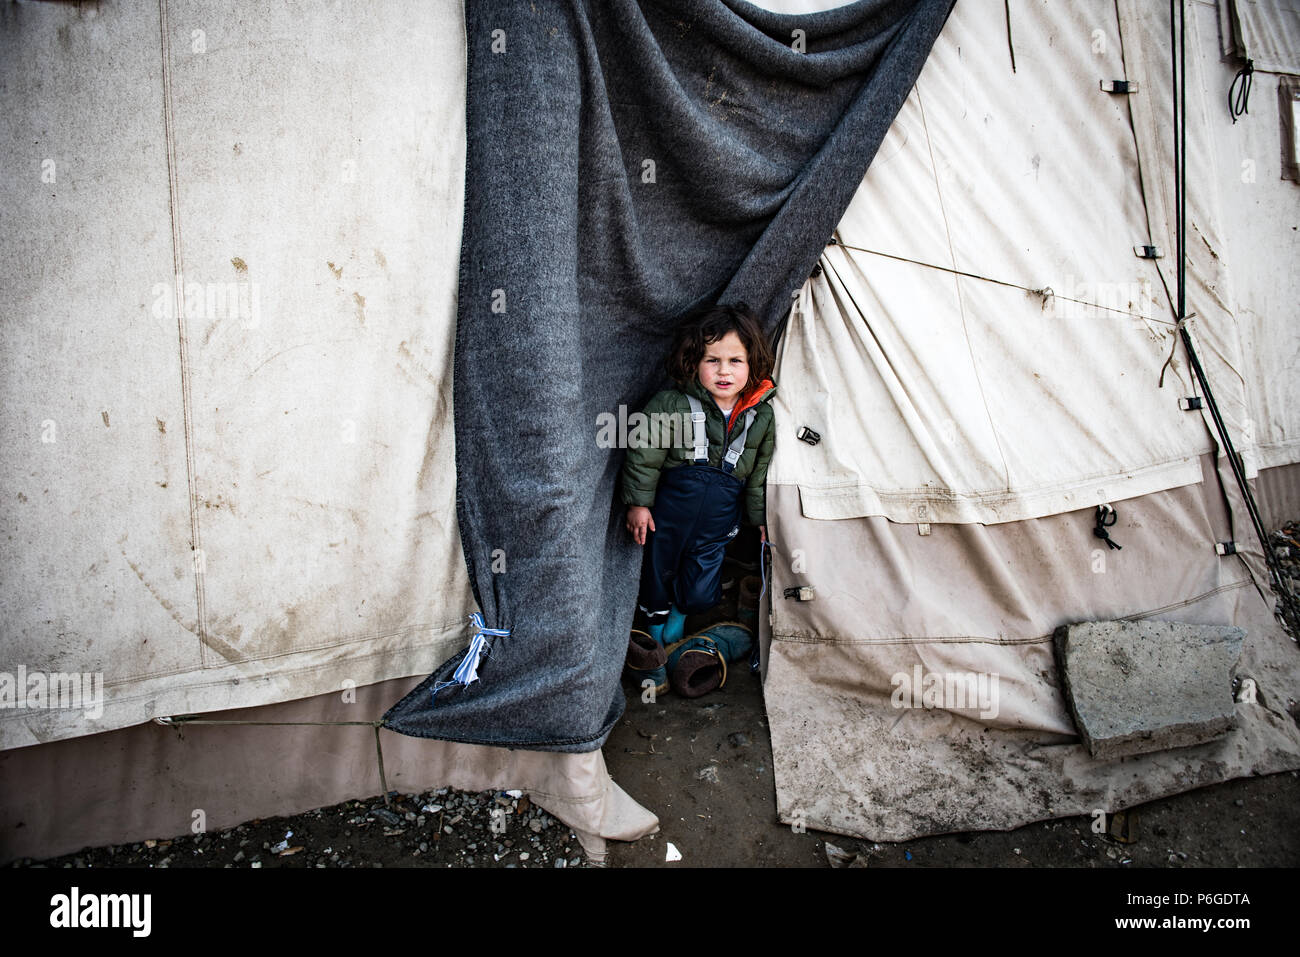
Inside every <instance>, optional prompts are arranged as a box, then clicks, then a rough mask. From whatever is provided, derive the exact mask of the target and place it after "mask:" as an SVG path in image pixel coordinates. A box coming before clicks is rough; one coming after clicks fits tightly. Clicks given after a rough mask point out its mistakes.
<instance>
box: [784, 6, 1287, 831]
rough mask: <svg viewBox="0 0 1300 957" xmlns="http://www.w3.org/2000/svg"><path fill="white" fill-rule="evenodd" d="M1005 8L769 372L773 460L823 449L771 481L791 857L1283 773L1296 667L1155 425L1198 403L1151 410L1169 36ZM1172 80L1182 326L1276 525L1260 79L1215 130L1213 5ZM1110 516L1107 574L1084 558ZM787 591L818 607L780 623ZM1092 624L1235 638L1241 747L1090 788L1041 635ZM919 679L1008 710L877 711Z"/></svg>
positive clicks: (978, 31) (922, 127)
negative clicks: (1180, 177)
mask: <svg viewBox="0 0 1300 957" xmlns="http://www.w3.org/2000/svg"><path fill="white" fill-rule="evenodd" d="M1010 9H1011V23H1010V31H1011V37H1012V48H1011V49H1009V47H1008V40H1007V24H1006V23H1005V22H1003V21H1002V20H1001V19H1000V18H998V17H990V16H989V15H988V12H989V11H988V10H987V9H984V8H981V7H979V6H978V5H974V4H965V5H959V7H958V9H957V10H956V11H955V12H954V14H953V18H952V20H950V22H949V24H948V32H947V33H946V34H945V39H946V40H947V41H948V42H946V43H943V44H941V45H938V46H936V48H935V50H934V52H933V53H932V56H931V59H930V60H929V61H928V62H927V65H926V69H925V71H924V72H923V73H922V75H921V77H920V79H919V81H918V83H917V85H916V88H915V90H914V92H913V95H912V98H911V99H910V100H909V102H908V104H907V105H906V106H905V107H904V109H903V111H902V113H900V115H899V117H898V119H897V121H896V123H895V125H894V128H893V130H892V131H891V138H892V141H893V142H892V147H893V148H892V150H891V149H889V148H888V147H889V144H887V145H886V148H885V149H882V152H881V154H880V156H878V158H877V160H876V162H875V163H874V164H873V166H872V168H871V170H870V172H869V173H868V175H867V177H866V179H865V181H864V183H863V185H862V188H861V190H860V192H859V194H858V196H857V197H856V198H855V200H854V202H853V204H852V205H851V207H850V209H849V211H848V213H847V214H846V215H845V217H844V219H843V221H842V222H841V225H840V228H839V230H838V231H837V233H836V239H837V240H838V242H837V243H836V244H835V245H831V246H829V247H828V248H827V250H826V252H825V255H824V257H823V259H822V262H821V266H822V270H821V273H820V275H817V276H815V277H814V278H812V279H811V280H810V281H809V284H808V286H807V287H806V289H805V290H804V301H803V302H802V303H801V304H799V305H798V306H797V307H796V308H795V310H794V312H793V314H792V317H791V319H790V323H789V327H788V329H787V332H786V335H785V338H784V340H783V343H782V351H781V357H780V372H781V375H782V378H781V382H782V386H783V388H782V390H781V395H780V396H779V398H778V400H777V402H778V411H777V415H778V421H783V422H784V424H785V430H784V432H783V434H787V433H789V432H790V431H791V430H792V429H795V428H798V427H799V426H804V425H806V426H808V427H810V428H812V429H814V430H817V431H818V432H820V433H821V434H822V435H823V439H822V441H821V442H820V443H819V444H817V445H816V446H810V445H807V444H803V443H799V442H786V443H783V444H780V445H779V447H778V449H777V453H776V459H775V461H774V464H773V469H772V471H771V472H770V473H769V495H770V499H769V502H770V505H769V507H770V508H771V509H773V510H774V513H775V514H771V515H770V521H771V525H772V537H773V539H774V541H775V542H777V543H778V548H777V550H776V557H775V559H774V583H773V588H772V591H771V595H772V596H774V597H773V601H772V602H771V606H770V607H771V632H770V636H769V640H768V643H767V648H766V656H765V657H766V682H765V696H766V700H767V703H768V709H769V716H770V720H771V728H772V741H773V750H774V755H775V759H774V760H775V762H776V775H777V790H778V806H779V811H780V814H781V817H782V819H783V820H788V821H796V820H798V821H801V822H803V823H804V824H805V825H806V826H808V827H815V828H823V829H827V830H832V831H837V832H844V833H850V834H856V835H859V836H863V837H868V838H872V839H875V840H900V839H905V838H910V837H914V836H918V835H922V834H929V833H936V832H941V831H950V830H960V829H967V828H972V827H975V828H1009V827H1014V826H1017V825H1020V824H1023V823H1026V822H1028V821H1031V820H1035V819H1041V818H1045V817H1052V816H1063V815H1073V814H1089V813H1092V812H1093V811H1095V810H1096V809H1099V808H1100V809H1104V810H1107V811H1114V810H1118V809H1120V808H1123V807H1126V806H1131V805H1133V804H1137V803H1141V802H1143V801H1146V800H1150V799H1153V798H1156V797H1160V796H1163V795H1167V794H1171V793H1176V792H1178V791H1182V790H1186V789H1188V788H1191V787H1196V786H1200V785H1204V784H1209V783H1213V782H1216V781H1222V780H1226V779H1228V778H1231V777H1236V776H1241V775H1246V774H1251V773H1256V774H1259V773H1268V772H1270V771H1280V770H1284V769H1290V768H1295V767H1296V766H1297V764H1298V763H1300V734H1298V733H1297V726H1296V720H1295V717H1294V715H1295V699H1296V692H1295V688H1296V685H1297V680H1296V679H1297V677H1298V676H1300V656H1298V655H1297V653H1296V648H1295V645H1294V643H1293V642H1292V641H1291V640H1289V639H1288V638H1287V637H1286V636H1285V635H1284V634H1283V632H1282V630H1281V629H1280V628H1279V627H1278V625H1277V623H1276V622H1275V621H1274V620H1273V618H1272V615H1271V609H1272V605H1273V598H1272V596H1271V595H1270V594H1269V593H1268V576H1267V573H1266V572H1265V569H1264V566H1263V556H1262V552H1261V550H1260V546H1259V542H1258V540H1257V538H1256V536H1255V534H1254V532H1253V530H1252V529H1251V527H1250V523H1249V519H1248V517H1247V515H1246V513H1245V511H1244V509H1243V507H1242V499H1241V496H1240V494H1239V493H1238V490H1237V488H1236V486H1235V485H1234V484H1233V480H1232V476H1231V473H1230V470H1229V467H1228V465H1227V460H1226V455H1225V453H1224V451H1223V450H1222V449H1221V448H1220V447H1219V444H1218V441H1217V439H1216V438H1215V437H1214V433H1213V431H1212V428H1211V424H1210V422H1209V420H1208V415H1203V414H1201V413H1196V412H1187V411H1183V410H1182V409H1181V408H1180V407H1179V402H1178V400H1179V398H1180V397H1184V396H1194V395H1200V394H1201V393H1200V389H1199V386H1198V385H1197V384H1196V383H1195V382H1194V380H1193V379H1192V377H1191V374H1190V371H1189V370H1188V368H1187V366H1186V361H1185V356H1184V353H1183V350H1182V348H1181V346H1180V347H1179V348H1178V349H1175V350H1173V358H1172V360H1169V368H1168V371H1167V372H1166V373H1165V376H1164V387H1163V388H1161V387H1160V379H1161V371H1162V368H1163V367H1164V366H1165V363H1166V360H1167V359H1168V357H1169V356H1170V353H1171V346H1172V342H1171V338H1172V335H1173V331H1174V327H1175V326H1174V322H1173V316H1172V315H1171V311H1170V305H1169V303H1170V299H1169V297H1168V295H1167V294H1166V289H1170V290H1172V289H1173V288H1174V287H1175V284H1176V280H1175V277H1176V272H1175V271H1174V270H1173V268H1172V266H1171V265H1170V260H1169V258H1168V257H1167V258H1166V259H1165V260H1163V261H1161V260H1154V261H1153V260H1150V259H1142V258H1138V257H1137V256H1135V254H1134V249H1133V247H1134V246H1135V245H1155V246H1158V247H1160V248H1161V249H1162V250H1165V251H1166V252H1167V251H1169V250H1172V249H1174V248H1175V240H1174V209H1175V205H1174V196H1173V191H1172V177H1173V174H1172V170H1173V169H1174V163H1173V156H1172V152H1171V151H1172V132H1171V131H1172V122H1171V115H1170V114H1171V101H1170V84H1171V80H1170V58H1169V51H1170V40H1169V35H1170V34H1169V11H1168V7H1167V6H1166V5H1161V4H1139V3H1129V2H1126V0H1120V2H1118V3H1116V4H1114V5H1113V6H1112V5H1110V4H1074V5H1069V4H1034V5H1029V4H1025V5H1017V4H1012V5H1011V7H1010ZM1012 49H1013V50H1014V54H1012ZM1187 50H1188V54H1187V56H1188V66H1187V71H1188V72H1187V88H1188V91H1189V93H1188V106H1187V125H1188V129H1187V157H1188V174H1187V175H1188V180H1187V182H1188V187H1187V188H1188V197H1187V204H1188V205H1187V210H1188V233H1187V235H1188V237H1189V247H1188V259H1187V270H1188V272H1187V276H1188V280H1187V281H1188V301H1189V306H1188V309H1189V312H1194V313H1195V314H1196V318H1194V319H1193V320H1191V322H1190V324H1189V325H1190V328H1191V329H1192V330H1193V337H1194V338H1195V340H1196V342H1197V343H1198V346H1197V347H1198V350H1199V353H1200V356H1201V359H1202V362H1203V363H1204V365H1205V367H1206V370H1207V374H1208V377H1209V380H1210V382H1211V387H1212V389H1213V391H1214V394H1215V397H1216V398H1217V400H1218V403H1219V405H1220V407H1221V409H1222V410H1223V414H1224V417H1225V418H1226V419H1227V422H1228V425H1229V428H1230V432H1231V434H1232V435H1233V436H1235V437H1236V443H1237V446H1238V450H1239V451H1240V452H1241V453H1242V455H1243V458H1244V459H1245V462H1246V468H1247V471H1248V472H1249V474H1251V475H1254V474H1255V472H1256V469H1257V468H1258V467H1260V466H1261V465H1263V464H1265V463H1266V464H1267V466H1269V467H1271V470H1272V471H1274V472H1276V473H1279V474H1278V476H1277V481H1276V482H1275V484H1274V488H1275V489H1278V490H1285V491H1284V492H1283V493H1282V495H1281V496H1280V497H1279V496H1278V495H1277V492H1276V491H1273V492H1271V493H1270V497H1271V498H1273V499H1274V501H1275V502H1277V504H1278V505H1281V506H1282V507H1283V508H1286V507H1292V505H1293V503H1294V501H1295V499H1294V483H1295V481H1296V472H1295V468H1294V464H1295V462H1296V458H1297V457H1296V452H1295V447H1294V436H1295V435H1297V434H1300V433H1297V425H1298V424H1300V422H1298V421H1297V405H1296V403H1295V401H1294V399H1295V395H1294V389H1295V377H1294V374H1293V370H1294V359H1295V355H1296V351H1297V345H1298V344H1300V337H1298V334H1297V324H1296V318H1297V309H1298V308H1300V307H1297V302H1298V301H1300V297H1298V296H1297V293H1298V292H1300V286H1298V285H1297V278H1296V271H1295V269H1294V263H1295V262H1296V261H1297V252H1300V243H1298V242H1297V239H1296V229H1297V225H1300V191H1297V190H1296V186H1295V184H1294V183H1291V182H1287V181H1284V180H1283V179H1282V178H1281V176H1280V171H1279V163H1278V157H1277V154H1278V149H1277V137H1278V134H1279V116H1278V113H1277V107H1276V104H1277V98H1276V89H1277V84H1278V77H1277V76H1276V75H1273V74H1268V73H1257V74H1256V79H1255V89H1254V92H1253V94H1252V97H1251V113H1250V114H1249V116H1247V117H1244V118H1243V119H1242V120H1241V121H1239V122H1238V123H1237V124H1235V125H1233V123H1232V120H1231V117H1230V115H1229V113H1228V109H1227V91H1228V89H1229V86H1230V85H1231V82H1232V79H1233V75H1234V72H1235V69H1236V64H1234V63H1233V62H1230V61H1224V60H1222V59H1221V57H1220V54H1219V48H1218V39H1217V24H1216V17H1215V9H1214V7H1213V6H1212V5H1209V4H1202V3H1192V4H1189V5H1188V13H1187ZM1012 55H1014V60H1015V68H1014V70H1013V69H1012V66H1011V60H1010V58H1011V56H1012ZM1114 79H1121V80H1129V81H1135V82H1136V84H1137V87H1138V91H1139V92H1137V93H1135V94H1130V95H1127V96H1116V95H1114V94H1108V93H1105V92H1103V91H1102V89H1101V83H1102V81H1106V80H1114ZM1274 257H1277V258H1274ZM1266 343H1267V345H1265V344H1266ZM1259 484H1260V483H1258V482H1257V483H1256V485H1257V486H1258V485H1259ZM1103 503H1111V504H1113V505H1114V506H1115V508H1116V509H1117V511H1118V514H1119V521H1118V524H1117V525H1116V526H1115V527H1114V528H1112V529H1110V533H1111V535H1112V536H1113V538H1114V540H1115V541H1117V542H1118V543H1119V544H1121V545H1122V546H1123V547H1122V550H1111V549H1108V548H1106V547H1104V544H1103V542H1102V541H1100V540H1099V539H1098V538H1096V537H1094V536H1093V534H1092V532H1093V528H1094V520H1095V511H1094V510H1095V507H1096V506H1097V505H1099V504H1103ZM1265 511H1266V512H1269V511H1270V510H1269V509H1265ZM1283 516H1284V513H1283V512H1280V511H1278V510H1276V509H1274V510H1272V514H1271V517H1272V520H1273V521H1275V522H1276V521H1278V520H1279V519H1280V518H1282V517H1283ZM1285 517H1295V515H1294V513H1291V514H1290V515H1287V516H1285ZM1228 540H1235V541H1236V542H1237V543H1238V546H1239V547H1240V548H1241V549H1242V551H1241V552H1240V553H1239V554H1237V555H1229V556H1220V555H1219V554H1217V552H1216V548H1215V545H1216V543H1217V542H1223V541H1228ZM796 585H798V586H806V585H812V586H813V587H814V590H815V595H816V597H815V599H814V600H813V601H811V602H806V603H799V602H795V601H787V600H784V599H782V598H781V597H780V596H782V595H783V594H784V592H785V590H786V589H787V588H790V587H792V586H796ZM1261 592H1262V594H1261ZM1117 618H1127V619H1144V618H1150V619H1156V620H1173V621H1187V622H1193V623H1206V624H1237V625H1240V626H1242V627H1244V628H1246V629H1247V631H1248V639H1247V643H1246V647H1245V650H1244V651H1243V654H1242V657H1241V660H1240V663H1239V665H1238V669H1237V674H1236V676H1235V677H1237V678H1250V679H1251V680H1252V681H1253V682H1254V685H1255V686H1256V687H1257V688H1258V689H1259V691H1260V694H1259V695H1258V696H1257V697H1256V698H1255V699H1254V700H1253V701H1242V702H1241V703H1239V704H1238V705H1237V709H1236V710H1237V716H1238V721H1239V722H1240V727H1239V729H1238V730H1237V731H1236V732H1234V733H1233V734H1231V735H1230V736H1228V737H1227V738H1225V739H1223V740H1221V741H1218V742H1215V743H1213V744H1207V745H1202V746H1198V747H1194V748H1183V749H1178V750H1175V751H1170V752H1164V753H1158V754H1154V755H1148V756H1144V757H1141V758H1126V759H1122V760H1116V761H1110V762H1101V761H1093V760H1092V759H1091V758H1089V757H1088V753H1087V750H1086V748H1084V746H1083V745H1081V744H1080V743H1079V742H1078V740H1077V738H1075V737H1074V735H1075V728H1074V725H1073V721H1072V719H1071V717H1070V714H1069V711H1068V709H1067V707H1066V703H1065V699H1064V696H1063V692H1062V685H1061V678H1060V675H1059V673H1058V670H1057V668H1056V663H1055V661H1054V660H1053V651H1052V645H1051V636H1052V632H1053V630H1054V629H1055V628H1056V627H1057V626H1058V625H1061V624H1064V623H1068V622H1071V621H1084V620H1108V619H1117ZM917 674H920V675H922V676H927V675H931V674H933V675H940V676H942V675H960V676H976V677H977V679H978V680H979V681H983V682H984V683H985V684H984V685H983V686H984V687H988V686H990V684H991V685H992V687H994V688H996V689H997V690H998V691H1000V694H999V695H997V697H996V698H995V699H993V696H990V698H991V699H992V700H991V706H988V705H989V704H990V702H987V701H986V702H976V701H973V700H968V701H966V702H957V703H950V702H946V701H944V702H941V703H940V705H939V706H938V707H935V708H933V709H927V708H924V707H906V706H903V707H900V706H899V705H905V704H906V702H907V699H906V698H904V697H903V696H901V695H900V696H899V697H897V698H896V697H895V692H898V691H902V690H904V689H905V688H908V687H912V688H913V691H914V693H915V694H917V695H918V698H919V692H920V688H919V687H914V686H915V684H916V678H915V676H916V675H917ZM1225 680H1226V679H1225ZM1225 693H1226V690H1225ZM913 703H918V702H915V701H914V702H913ZM961 704H964V705H965V706H964V707H962V706H960V705H961Z"/></svg>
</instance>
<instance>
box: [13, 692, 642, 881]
mask: <svg viewBox="0 0 1300 957" xmlns="http://www.w3.org/2000/svg"><path fill="white" fill-rule="evenodd" d="M413 684H414V679H410V678H405V679H395V680H392V681H385V682H381V683H379V684H375V685H372V686H369V687H363V688H357V689H355V691H354V693H352V694H328V695H317V696H315V697H312V698H307V699H303V700H299V701H291V702H286V703H284V704H277V705H268V706H266V707H262V708H247V709H238V710H234V711H222V712H219V713H215V714H208V715H203V717H205V718H212V719H217V720H225V721H229V720H243V721H358V720H360V721H365V720H370V719H371V718H372V717H374V716H375V715H378V714H380V713H382V711H383V709H384V708H385V707H386V706H387V705H388V704H390V703H391V702H392V701H394V700H396V699H397V698H399V697H401V696H402V695H403V694H404V693H406V692H407V691H409V690H410V688H411V687H412V686H413ZM380 739H381V743H382V746H383V754H384V771H385V775H386V778H387V781H388V787H389V788H391V789H394V790H397V791H400V792H402V793H415V792H419V791H422V790H425V789H429V788H439V787H445V786H451V787H456V788H460V789H462V790H468V791H480V790H487V789H494V790H508V789H514V788H518V789H521V790H525V791H527V792H528V793H529V794H530V795H531V796H532V799H533V800H534V801H535V802H536V803H537V804H539V805H541V806H542V807H544V808H546V810H548V811H549V812H550V813H552V814H553V815H555V816H556V817H557V818H559V819H560V820H561V821H563V822H564V823H566V824H567V825H569V826H570V827H571V828H573V829H574V831H575V832H576V834H577V836H578V839H579V840H580V841H581V842H582V845H583V847H584V849H585V850H586V852H587V856H588V857H589V858H591V859H593V860H601V859H602V858H603V855H604V853H605V841H606V839H609V840H620V841H630V840H636V839H637V838H639V837H642V836H644V835H646V834H651V833H653V832H654V831H655V830H657V828H658V819H657V818H656V817H655V816H654V815H653V814H651V813H650V812H649V811H647V810H645V808H643V807H641V806H640V805H639V804H637V803H636V801H635V800H634V799H633V798H632V797H630V796H629V795H628V794H627V793H626V792H624V791H623V790H622V789H621V788H620V787H619V786H618V785H617V784H615V783H614V782H613V781H612V780H611V779H610V777H609V772H608V770H607V768H606V766H605V760H604V756H603V754H602V753H601V752H600V751H592V752H589V753H586V754H555V753H551V752H537V751H507V750H505V749H504V748H489V747H483V746H479V745H467V744H453V743H450V742H446V741H431V740H424V739H420V738H410V737H406V736H404V735H398V734H392V733H391V732H387V731H382V732H380ZM0 779H3V780H5V781H9V782H19V781H21V782H23V784H22V786H21V787H7V788H5V789H3V791H0V835H3V838H2V839H0V863H3V862H5V861H8V860H12V859H14V858H18V857H35V858H44V857H49V856H53V855H57V854H64V853H68V852H71V851H76V850H79V849H80V848H82V847H85V846H87V845H91V846H98V845H103V844H109V843H120V842H127V841H139V840H144V839H145V838H167V837H173V836H177V835H182V834H188V833H190V831H191V828H192V826H193V822H194V820H195V816H194V812H195V811H196V810H202V812H203V821H204V824H205V826H206V828H207V829H208V830H210V831H215V830H218V829H220V828H225V827H229V826H231V825H234V824H238V823H241V822H243V821H248V820H252V819H254V818H259V817H260V818H266V817H274V816H280V815H288V814H296V813H299V812H302V811H306V810H310V809H312V808H317V807H322V806H328V805H332V804H335V803H338V802H340V801H345V800H349V799H354V798H366V797H371V796H373V795H378V794H380V793H381V791H382V790H383V788H382V786H381V784H380V778H379V770H378V764H377V761H376V755H375V741H374V732H373V730H372V729H371V728H369V727H365V726H347V727H339V726H315V727H310V726H309V727H298V726H295V727H284V726H277V727H265V726H252V725H245V726H220V725H187V726H184V727H183V728H181V729H176V728H167V727H163V726H161V725H158V724H155V723H152V722H151V723H149V724H144V725H138V726H136V727H133V728H124V729H122V730H119V731H112V732H108V733H106V734H98V735H92V736H86V737H78V738H72V739H68V740H64V741H56V742H51V743H49V744H43V745H38V746H36V747H31V748H16V749H10V750H8V751H4V752H0Z"/></svg>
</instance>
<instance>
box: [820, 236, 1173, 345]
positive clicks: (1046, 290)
mask: <svg viewBox="0 0 1300 957" xmlns="http://www.w3.org/2000/svg"><path fill="white" fill-rule="evenodd" d="M835 245H836V246H839V247H840V248H841V249H852V250H853V251H854V252H859V253H867V254H868V255H871V256H883V257H885V258H886V259H896V260H898V261H899V262H903V263H912V264H913V265H914V266H925V267H926V268H927V269H937V270H939V271H940V272H946V273H952V274H953V275H954V276H965V277H966V278H968V279H978V280H980V281H981V282H991V283H993V284H995V285H998V286H1006V287H1007V288H1009V289H1019V290H1021V291H1022V292H1027V293H1031V294H1033V295H1035V296H1040V297H1042V298H1044V299H1046V298H1048V297H1050V298H1052V299H1060V300H1062V301H1063V302H1077V303H1078V304H1079V305H1081V306H1090V307H1091V308H1093V309H1100V310H1101V311H1102V312H1113V313H1115V314H1116V315H1120V316H1128V317H1129V318H1130V319H1141V320H1143V321H1145V322H1155V323H1159V324H1160V325H1162V326H1172V325H1176V323H1173V322H1170V321H1169V320H1166V319H1157V318H1155V317H1154V316H1144V315H1142V314H1141V313H1140V312H1129V311H1128V310H1127V309H1116V308H1114V307H1113V306H1103V305H1101V304H1100V303H1096V302H1088V301H1087V300H1086V299H1075V298H1073V297H1072V296H1058V295H1057V294H1056V293H1055V292H1053V291H1052V288H1051V287H1050V286H1045V287H1043V288H1042V289H1033V288H1031V287H1029V286H1022V285H1020V284H1019V283H1016V282H1007V281H1006V280H1005V279H994V278H993V277H992V276H981V275H980V274H979V273H975V272H966V271H965V270H964V269H953V268H952V267H951V266H939V265H936V264H935V263H928V262H924V261H923V260H920V259H909V258H908V257H907V256H895V255H894V254H893V253H886V252H881V251H880V250H879V249H866V248H864V247H862V246H850V245H849V244H848V243H846V242H837V243H835Z"/></svg>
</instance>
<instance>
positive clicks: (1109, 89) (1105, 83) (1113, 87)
mask: <svg viewBox="0 0 1300 957" xmlns="http://www.w3.org/2000/svg"><path fill="white" fill-rule="evenodd" d="M1101 89H1102V92H1103V93H1136V92H1137V91H1138V85H1137V81H1136V80H1102V81H1101Z"/></svg>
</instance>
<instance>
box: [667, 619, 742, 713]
mask: <svg viewBox="0 0 1300 957" xmlns="http://www.w3.org/2000/svg"><path fill="white" fill-rule="evenodd" d="M753 642H754V633H753V632H752V631H751V630H750V629H749V628H747V627H746V626H745V625H742V624H741V623H740V622H737V621H720V622H718V623H717V624H715V625H710V626H709V627H708V628H706V629H704V630H703V631H701V632H699V633H697V634H694V635H691V636H690V637H689V638H686V639H684V640H682V641H681V642H678V643H677V645H675V646H670V647H669V650H668V684H669V686H670V687H671V688H672V689H673V691H675V692H677V693H678V694H679V695H681V696H682V697H683V698H698V697H700V696H701V695H706V694H708V693H709V692H710V691H714V690H716V689H718V688H721V687H722V686H723V685H724V684H726V683H727V663H728V662H731V663H735V662H737V661H742V660H744V658H745V656H746V655H748V654H749V649H750V647H751V646H752V645H753Z"/></svg>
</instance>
